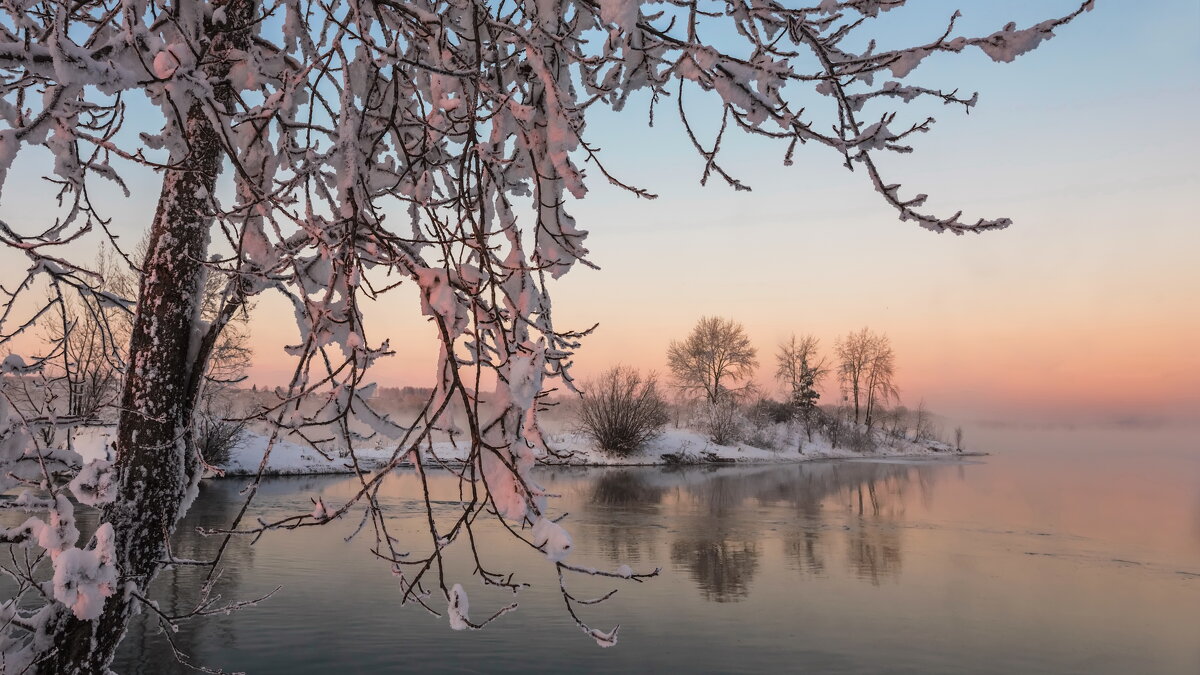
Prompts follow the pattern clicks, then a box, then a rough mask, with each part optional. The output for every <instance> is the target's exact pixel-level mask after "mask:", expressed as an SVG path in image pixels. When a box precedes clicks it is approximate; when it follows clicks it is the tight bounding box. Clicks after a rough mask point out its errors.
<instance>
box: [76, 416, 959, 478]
mask: <svg viewBox="0 0 1200 675" xmlns="http://www.w3.org/2000/svg"><path fill="white" fill-rule="evenodd" d="M115 437H116V435H115V430H114V429H113V428H111V427H87V428H83V429H79V430H77V431H76V432H75V434H74V435H73V437H72V446H73V448H74V449H75V451H76V452H78V453H80V455H82V456H83V458H84V459H85V460H90V459H93V458H105V457H111V452H112V450H111V445H112V441H113V439H115ZM788 440H789V443H790V444H789V445H788V446H787V447H785V448H783V449H780V450H770V449H765V448H759V447H755V446H753V445H750V444H747V443H738V444H734V445H718V444H716V443H713V442H712V441H710V440H709V439H708V437H707V436H705V435H704V434H702V433H699V432H696V431H693V430H690V429H676V428H671V429H667V430H665V431H664V432H663V434H662V435H661V436H659V437H658V438H656V439H654V440H653V441H651V442H650V443H648V444H647V445H646V447H645V448H643V449H642V451H641V452H639V453H637V454H634V455H629V456H627V457H616V456H611V455H608V454H605V453H604V452H602V451H600V450H599V449H598V448H596V446H595V445H594V444H593V443H592V442H591V440H590V439H588V438H587V437H586V436H584V435H582V434H578V433H564V434H558V435H550V436H547V437H546V442H547V443H548V444H549V445H550V447H551V448H552V449H553V450H554V451H555V452H556V453H558V454H559V455H562V457H546V458H544V460H545V461H546V462H548V463H553V464H567V465H572V466H656V465H671V464H770V463H791V462H805V461H812V460H820V459H879V458H931V459H933V458H945V457H963V456H977V455H979V454H983V453H974V452H972V453H962V452H958V451H956V450H955V449H954V448H953V446H951V445H949V444H947V443H942V442H939V441H921V442H920V443H916V442H912V441H907V440H896V439H891V438H888V439H887V443H882V442H881V443H880V444H879V445H878V447H877V448H876V449H875V450H873V451H869V452H857V451H855V450H851V449H850V448H847V447H844V446H843V447H838V448H834V447H832V445H831V444H830V443H829V442H828V441H827V440H826V439H824V438H822V437H819V436H817V437H814V440H813V441H812V442H809V441H808V440H807V439H805V440H804V442H803V444H800V443H799V440H800V439H799V438H797V437H795V436H793V437H791V438H790V439H788ZM269 441H270V437H269V436H265V435H261V434H258V433H254V432H249V433H247V434H246V435H245V437H244V438H243V439H242V441H241V442H240V443H239V444H238V446H237V447H236V448H235V449H234V450H233V452H232V453H230V459H229V461H228V462H227V463H226V464H225V465H224V466H222V467H221V468H222V469H224V472H225V475H226V476H247V475H255V474H257V473H258V470H259V465H260V464H261V462H262V458H263V454H264V452H266V449H267V445H268V443H269ZM394 451H395V447H394V446H393V445H389V444H386V443H384V444H377V445H373V446H366V447H360V448H356V449H355V452H354V458H353V459H352V458H351V457H350V455H349V453H345V452H342V453H337V454H335V453H327V454H328V456H325V455H322V454H321V453H319V452H317V451H316V450H314V449H312V448H310V447H306V446H302V445H299V444H297V443H293V442H291V441H288V440H284V439H276V440H275V444H274V445H273V446H272V447H271V454H270V456H269V457H268V458H267V463H266V467H265V468H264V470H263V474H264V475H269V476H296V475H314V474H336V473H352V472H353V471H354V461H355V460H356V461H357V462H358V465H359V466H360V467H361V468H362V469H363V470H365V471H374V470H376V469H378V468H379V467H381V466H383V465H384V464H386V463H387V462H388V461H389V460H390V459H391V457H392V453H393V452H394ZM468 451H469V446H468V444H466V443H462V442H459V443H457V444H452V443H450V442H440V443H434V444H433V448H432V451H431V450H430V449H429V448H424V449H422V451H421V454H422V459H423V460H426V462H427V463H428V464H429V465H436V464H437V463H438V462H439V461H440V462H444V463H448V464H456V463H461V462H462V461H464V460H465V459H466V457H467V453H468Z"/></svg>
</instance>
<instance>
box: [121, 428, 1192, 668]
mask: <svg viewBox="0 0 1200 675" xmlns="http://www.w3.org/2000/svg"><path fill="white" fill-rule="evenodd" d="M982 437H986V434H981V438H982ZM997 438H999V436H996V437H995V438H991V439H989V442H992V443H995V442H997V440H996V439H997ZM1013 438H1016V439H1019V440H1020V439H1024V440H1021V442H1023V443H1029V442H1030V441H1029V440H1028V439H1025V438H1024V437H1022V436H1020V435H1016V436H1013ZM1040 438H1042V441H1043V442H1046V440H1047V438H1046V437H1044V436H1043V437H1040ZM1050 440H1051V441H1053V442H1055V443H1061V442H1062V439H1057V438H1051V439H1050ZM1089 443H1091V446H1090V449H1088V450H1087V451H1086V452H1087V453H1088V454H1086V455H1081V456H1073V455H1071V452H1070V451H1064V454H1060V455H1056V457H1057V459H1046V458H1045V457H1043V456H1040V455H1037V454H1033V453H1031V452H1012V453H1004V454H1000V455H996V456H992V457H988V458H984V459H981V460H978V461H970V460H968V461H961V462H866V461H856V462H817V463H809V464H803V465H785V466H758V467H736V468H719V469H704V468H691V469H684V470H676V471H670V470H663V469H659V468H650V467H646V468H624V469H576V468H556V469H547V470H545V471H544V473H543V474H542V479H543V482H544V484H545V485H546V487H547V488H548V489H549V491H551V492H553V493H555V494H560V495H562V496H561V499H559V500H558V504H557V506H558V507H559V508H560V509H561V510H562V511H566V512H569V513H570V516H569V518H568V519H567V521H566V523H567V524H568V526H569V527H570V529H571V530H572V533H573V534H574V536H575V541H576V547H577V548H576V551H575V552H574V554H573V557H572V560H573V561H575V562H578V563H582V564H589V565H594V566H597V567H615V566H616V565H618V564H622V563H628V564H630V565H632V566H634V567H638V568H647V567H650V568H652V567H654V566H661V567H663V575H662V576H661V577H660V578H658V579H654V580H651V581H649V582H647V583H645V584H640V585H638V584H628V585H619V586H618V587H619V588H620V589H621V590H620V592H618V593H617V595H616V596H615V597H614V598H613V599H612V600H610V601H609V602H608V603H605V604H604V605H600V606H597V607H592V608H587V612H588V613H587V616H586V620H588V621H589V622H590V623H593V625H597V626H600V627H603V628H607V627H610V626H611V625H612V624H614V623H618V622H619V623H620V624H621V626H622V627H621V642H620V644H619V645H618V646H617V648H615V649H610V650H600V649H597V648H595V646H594V645H593V643H592V642H591V641H590V640H588V639H587V638H586V637H584V636H582V635H580V634H579V632H578V630H577V629H575V628H574V627H573V625H572V624H571V623H570V621H569V619H568V618H567V617H566V615H565V612H564V611H563V609H562V606H561V602H562V601H561V598H560V597H559V596H558V594H557V587H556V584H555V581H554V578H553V570H552V568H551V567H550V566H549V565H547V564H546V563H545V562H544V561H543V560H539V559H538V557H537V556H536V555H534V554H532V553H531V552H530V551H528V550H523V549H521V548H519V547H517V546H514V545H513V544H512V542H511V541H510V540H509V539H508V538H507V537H506V536H505V535H503V534H502V533H500V532H495V531H492V530H486V531H483V532H481V536H480V539H481V542H482V546H483V547H486V549H487V550H488V551H489V559H490V563H491V566H492V567H493V568H496V569H512V570H515V571H516V572H517V573H518V577H520V578H521V580H524V581H529V582H530V583H532V584H533V585H534V586H533V588H531V589H527V590H525V591H522V593H521V594H520V596H519V597H518V600H519V601H520V602H521V608H520V610H518V611H517V612H516V613H515V614H512V615H509V616H506V617H504V618H502V619H501V620H499V621H498V622H497V623H495V624H493V625H492V626H489V627H488V629H486V630H484V631H482V632H478V633H454V632H452V631H450V630H449V629H448V628H447V626H446V624H445V620H444V619H437V618H434V617H431V616H429V615H428V614H426V613H424V612H423V611H421V610H420V609H419V608H414V607H411V606H409V607H400V605H399V597H398V596H399V593H398V592H397V590H396V583H395V581H394V580H393V579H392V578H391V576H390V574H389V572H388V569H387V566H386V565H384V564H382V563H381V562H380V561H378V560H374V559H372V557H371V556H370V555H369V554H368V553H367V552H366V550H365V549H366V548H367V546H368V542H366V541H357V540H356V541H354V542H352V543H349V544H347V543H345V542H343V541H342V537H344V536H345V535H346V534H348V533H349V531H350V530H351V529H353V526H354V525H356V524H357V522H354V523H349V522H347V523H336V524H334V525H333V526H332V527H329V528H316V529H309V530H305V531H301V532H292V533H278V534H271V535H268V536H266V537H264V538H263V540H261V541H260V542H259V543H258V544H256V545H254V546H251V545H249V544H248V543H247V542H244V541H240V542H237V543H236V544H235V545H234V548H233V550H232V552H231V555H230V556H229V558H228V565H227V566H226V571H225V573H224V577H223V578H222V583H221V588H220V590H221V592H222V594H223V595H224V597H225V598H227V599H240V598H248V597H255V596H257V595H260V594H262V593H264V592H267V591H270V590H271V589H273V588H275V587H276V586H278V585H282V586H283V590H281V591H280V593H279V594H278V595H276V596H275V597H273V598H271V599H270V600H269V601H267V602H264V603H263V604H262V605H260V606H259V607H256V608H253V609H250V610H246V611H242V612H237V613H235V614H233V615H230V616H219V617H214V618H211V619H208V620H205V621H203V622H200V623H196V624H193V625H192V626H190V627H189V628H187V629H185V630H184V631H181V632H180V633H179V634H178V635H177V638H176V641H177V644H178V646H179V647H180V648H181V649H182V650H183V651H185V652H187V653H189V654H192V655H193V656H194V657H196V660H197V661H198V662H200V663H203V664H205V665H207V666H209V667H221V668H225V669H227V670H245V671H248V672H288V673H301V672H324V671H325V670H332V671H336V672H379V671H403V670H420V671H423V672H425V671H439V672H516V671H528V670H534V671H540V672H564V671H584V672H587V671H595V672H650V671H660V672H661V671H667V670H670V671H674V672H679V671H690V672H747V671H749V672H762V671H780V670H784V671H789V672H813V673H829V672H846V673H860V672H862V673H866V672H946V673H949V672H994V673H1001V672H1054V673H1063V672H1080V673H1126V672H1141V673H1159V672H1161V673H1195V672H1200V641H1198V640H1197V638H1198V637H1200V628H1198V626H1200V531H1198V529H1197V527H1196V523H1195V521H1194V518H1195V516H1196V505H1197V504H1198V503H1200V502H1198V499H1200V491H1198V490H1197V485H1200V483H1198V482H1197V480H1196V479H1197V477H1200V471H1198V470H1197V469H1200V463H1198V462H1196V461H1195V460H1194V459H1193V458H1194V455H1191V454H1189V453H1184V454H1178V453H1174V450H1173V448H1174V449H1177V447H1183V446H1181V445H1180V446H1171V445H1169V444H1167V445H1163V444H1159V445H1156V446H1154V447H1155V448H1157V450H1154V449H1152V448H1139V454H1132V453H1130V452H1128V451H1120V448H1127V445H1121V442H1120V439H1116V440H1113V439H1110V440H1109V441H1107V443H1108V446H1105V445H1104V442H1103V441H1101V442H1099V444H1097V441H1096V440H1095V439H1092V440H1090V441H1089ZM1077 450H1078V449H1077ZM1078 452H1084V451H1083V450H1078ZM1173 453H1174V454H1173ZM1082 459H1086V460H1087V461H1086V462H1084V461H1081V460H1082ZM1067 461H1074V462H1075V465H1074V466H1073V467H1072V468H1071V469H1070V470H1065V469H1066V466H1065V464H1063V465H1062V466H1060V463H1064V462H1067ZM1168 467H1174V468H1173V470H1171V471H1167V470H1166V469H1167V468H1168ZM1119 470H1123V471H1124V472H1125V475H1127V478H1126V479H1124V480H1117V481H1113V480H1112V476H1113V475H1114V474H1113V472H1114V471H1115V472H1117V473H1118V474H1120V471H1119ZM1053 472H1057V476H1056V477H1052V476H1051V473H1053ZM1150 477H1155V478H1154V479H1155V480H1156V481H1157V482H1156V485H1157V489H1156V491H1154V492H1153V493H1152V494H1149V493H1147V489H1148V488H1147V485H1146V484H1145V483H1146V481H1147V480H1149V478H1150ZM437 481H438V484H437V485H436V486H435V487H436V488H437V490H440V491H446V492H447V493H448V492H449V491H451V490H453V485H452V481H451V480H450V479H449V477H448V476H440V477H439V478H438V479H437ZM242 485H243V482H242V481H239V480H228V481H214V482H210V483H208V484H206V485H205V487H204V494H203V496H202V498H201V500H199V501H198V502H197V504H196V506H195V507H193V511H192V513H191V514H189V516H188V522H187V524H186V527H185V528H184V530H185V534H184V535H183V536H182V537H181V539H182V541H180V543H179V544H178V545H177V551H176V553H177V555H181V556H184V557H202V556H203V555H204V553H205V552H206V551H211V549H212V548H213V547H214V546H215V545H216V542H215V541H214V540H212V539H204V538H200V537H198V536H196V535H194V534H191V532H194V527H195V526H198V525H203V526H214V525H218V524H221V523H223V522H226V521H227V520H228V518H229V517H230V516H231V515H232V513H233V510H234V509H236V508H237V507H238V506H239V500H238V496H237V492H238V490H239V489H240V488H241V487H242ZM415 486H416V482H415V480H414V479H413V477H412V476H411V475H404V474H399V475H396V476H393V477H391V478H389V480H388V482H387V485H386V487H385V489H384V493H385V494H384V498H385V500H387V501H388V503H389V505H390V507H391V513H392V514H393V517H394V518H395V520H396V524H397V530H396V533H397V535H398V536H400V537H401V538H402V540H404V541H405V542H406V543H407V542H408V539H409V538H411V539H412V540H414V541H420V540H419V539H418V537H419V535H420V532H421V529H422V523H421V518H422V517H423V511H421V510H420V509H419V508H418V506H417V503H416V502H415V501H413V500H412V497H413V496H414V495H416V494H417V493H416V492H415V491H414V488H415ZM352 489H354V483H353V482H352V480H351V479H347V478H345V477H341V478H338V477H330V478H291V479H278V480H272V481H270V482H268V483H267V484H266V485H265V486H264V490H262V491H261V493H260V496H259V498H258V500H256V506H255V509H256V511H257V513H258V515H262V516H263V517H266V518H270V517H273V516H278V515H281V514H286V513H291V512H296V511H298V510H299V511H307V510H310V509H311V502H310V501H309V499H310V497H313V496H316V495H318V494H325V495H338V494H346V493H347V492H348V491H350V490H352ZM436 497H437V495H435V498H436ZM1114 504H1116V505H1118V507H1119V508H1117V510H1116V511H1114V506H1113V505H1114ZM306 505H307V506H306ZM444 508H446V509H449V508H450V506H449V505H446V506H445V507H444ZM1130 508H1133V509H1134V511H1135V513H1132V514H1131V513H1128V512H1127V511H1128V510H1129V509H1130ZM1114 512H1119V513H1120V514H1121V516H1120V517H1113V516H1112V515H1111V514H1112V513H1114ZM1087 513H1091V514H1093V515H1092V516H1088V515H1086V514H1087ZM1096 514H1098V515H1099V517H1096ZM354 520H355V521H356V519H354ZM1131 523H1138V524H1140V527H1138V528H1134V529H1131V527H1130V525H1131ZM414 547H415V548H417V549H419V545H416V546H414ZM469 573H470V568H469V566H468V565H467V561H465V560H456V561H454V562H453V563H452V564H451V566H450V571H449V573H448V575H447V581H448V583H454V582H462V583H463V584H464V586H465V587H466V588H467V590H468V592H469V593H470V594H471V606H472V611H473V614H475V613H478V615H479V616H486V615H487V614H489V613H490V612H491V611H493V610H494V609H496V608H498V607H500V606H502V605H503V604H506V603H507V602H508V601H509V600H510V597H509V596H507V595H505V594H503V593H497V592H489V591H488V589H484V588H481V587H480V586H479V585H478V583H477V582H475V581H474V580H472V579H471V578H470V576H469ZM202 575H203V572H201V571H198V570H196V569H195V568H181V569H177V570H173V571H171V572H168V573H166V574H164V575H163V576H162V578H160V579H159V581H158V582H157V584H156V588H155V589H154V595H155V596H156V597H157V598H159V600H160V602H161V603H162V604H163V606H164V609H166V610H174V611H179V610H182V609H184V608H186V607H188V606H189V604H188V603H191V602H194V599H195V591H196V589H197V588H198V585H199V583H200V582H201V580H202ZM578 586H579V590H580V595H581V596H586V595H588V594H589V593H593V592H594V593H595V594H601V593H603V592H605V591H606V590H608V589H610V588H611V587H612V584H609V583H600V582H595V581H593V580H585V581H584V582H583V583H581V584H578ZM434 604H439V603H434ZM145 626H146V624H145V623H143V624H141V625H139V626H135V628H134V629H133V630H132V631H131V633H130V637H129V639H128V640H127V643H126V645H125V647H124V650H123V653H122V657H121V660H120V662H119V663H118V664H117V665H118V672H129V673H163V672H173V671H174V670H177V669H176V668H175V667H174V666H173V665H172V664H170V663H169V661H168V659H169V654H168V652H167V651H165V641H164V640H163V638H162V637H161V636H160V635H157V634H156V633H157V631H156V630H154V629H151V630H147V629H146V627H145ZM179 671H180V672H184V671H182V670H181V669H179Z"/></svg>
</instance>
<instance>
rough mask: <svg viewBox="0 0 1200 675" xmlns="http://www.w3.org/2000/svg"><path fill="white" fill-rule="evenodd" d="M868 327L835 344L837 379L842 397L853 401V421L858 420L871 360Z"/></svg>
mask: <svg viewBox="0 0 1200 675" xmlns="http://www.w3.org/2000/svg"><path fill="white" fill-rule="evenodd" d="M871 338H872V334H871V331H870V329H868V328H866V327H864V328H863V329H862V330H860V331H858V332H857V333H850V334H849V335H847V336H846V337H844V338H840V339H839V340H838V341H837V343H836V344H835V349H836V350H837V357H838V381H839V382H840V383H841V385H842V397H843V398H844V399H845V400H848V401H853V405H854V421H855V422H858V420H859V416H860V408H861V402H862V400H863V398H864V394H865V392H863V387H864V381H865V380H866V373H867V367H868V364H869V363H870V362H871V341H872V340H871Z"/></svg>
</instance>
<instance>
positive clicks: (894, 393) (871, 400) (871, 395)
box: [863, 333, 900, 427]
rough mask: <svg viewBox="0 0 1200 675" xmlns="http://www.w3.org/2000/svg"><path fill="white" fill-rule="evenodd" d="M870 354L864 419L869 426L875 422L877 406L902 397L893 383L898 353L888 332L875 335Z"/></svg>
mask: <svg viewBox="0 0 1200 675" xmlns="http://www.w3.org/2000/svg"><path fill="white" fill-rule="evenodd" d="M870 355H871V358H870V360H869V361H868V362H867V371H866V390H867V412H866V416H865V418H864V420H863V421H864V422H866V424H867V426H868V427H870V426H872V425H873V424H874V422H875V413H876V408H877V407H879V406H886V405H887V404H888V402H889V401H891V400H893V399H899V398H900V392H899V390H898V389H897V388H896V385H895V384H894V383H893V379H894V378H895V376H896V353H895V351H893V350H892V341H891V340H889V339H888V336H887V334H885V333H880V334H879V335H875V336H873V339H872V340H871V351H870Z"/></svg>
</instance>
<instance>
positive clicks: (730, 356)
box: [667, 316, 758, 405]
mask: <svg viewBox="0 0 1200 675" xmlns="http://www.w3.org/2000/svg"><path fill="white" fill-rule="evenodd" d="M757 355H758V350H756V349H755V348H754V347H753V346H752V345H751V344H750V336H749V335H747V334H746V329H745V328H743V327H742V324H740V323H738V322H736V321H734V320H733V319H724V318H721V317H717V316H705V317H701V318H700V320H699V321H697V322H696V325H695V327H693V328H692V332H691V333H689V334H688V336H687V338H685V339H683V340H672V341H671V345H670V346H669V347H668V348H667V365H668V366H670V368H671V373H672V374H673V375H674V376H675V386H676V387H678V388H679V390H680V391H682V392H686V393H689V394H691V395H693V396H699V397H702V398H703V399H704V401H705V402H706V403H708V404H710V405H713V404H716V403H719V402H721V401H724V400H726V399H730V398H735V397H736V396H737V394H738V393H739V392H741V391H743V390H744V389H745V388H746V387H747V386H748V381H749V380H750V378H751V377H752V376H753V375H754V369H755V368H757V367H758V358H757ZM739 383H740V384H739Z"/></svg>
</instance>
